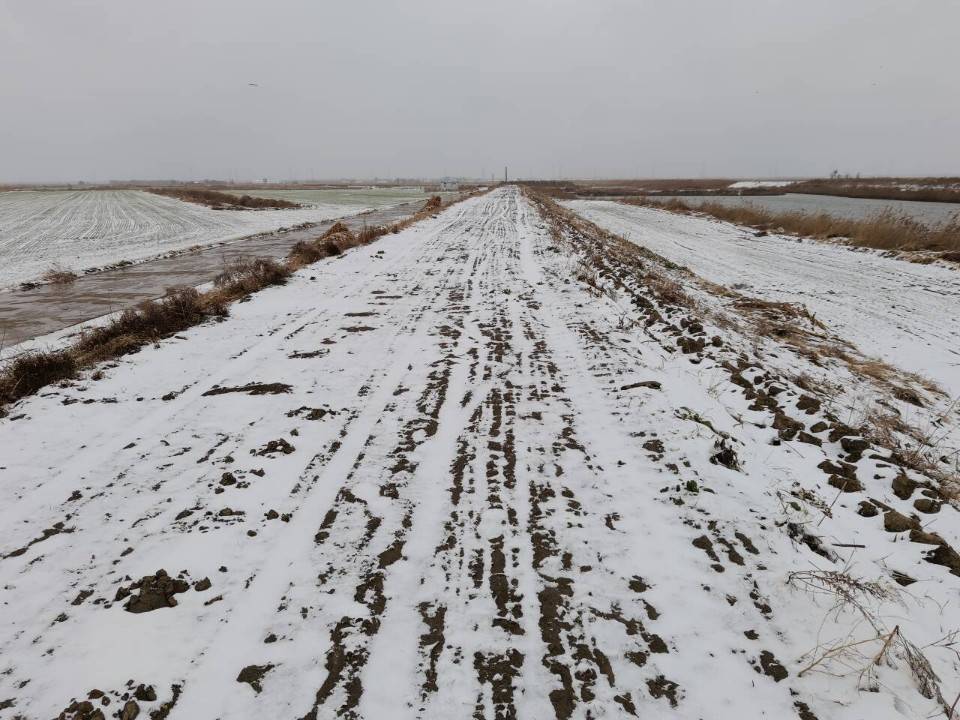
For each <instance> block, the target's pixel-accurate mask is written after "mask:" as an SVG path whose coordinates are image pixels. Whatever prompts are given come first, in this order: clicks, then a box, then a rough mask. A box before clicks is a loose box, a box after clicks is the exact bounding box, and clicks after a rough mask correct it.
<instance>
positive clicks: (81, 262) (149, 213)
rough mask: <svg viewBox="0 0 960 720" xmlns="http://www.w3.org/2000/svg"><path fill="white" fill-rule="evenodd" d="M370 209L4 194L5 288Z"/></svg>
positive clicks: (95, 193) (101, 193) (112, 194)
mask: <svg viewBox="0 0 960 720" xmlns="http://www.w3.org/2000/svg"><path fill="white" fill-rule="evenodd" d="M368 209H370V208H367V207H357V206H356V204H355V201H354V200H353V199H351V202H350V204H348V205H336V204H313V205H310V206H308V207H303V208H297V209H293V210H229V211H226V210H211V209H210V208H208V207H204V206H202V205H197V204H194V203H187V202H182V201H180V200H176V199H174V198H169V197H163V196H160V195H154V194H153V193H148V192H141V191H139V190H76V191H55V190H42V191H40V190H38V191H20V190H18V191H11V192H0V289H2V288H6V287H10V286H14V285H16V284H18V283H21V282H25V281H32V280H37V279H38V278H39V277H40V276H41V275H42V274H43V273H44V272H46V271H47V270H49V269H50V267H51V266H53V265H59V266H61V267H64V268H66V269H68V270H73V271H75V272H79V271H82V270H85V269H87V268H90V267H98V266H103V265H109V264H112V263H116V262H119V261H121V260H130V261H135V260H143V259H146V258H151V257H155V256H157V255H161V254H163V253H166V252H170V251H173V250H183V249H185V248H188V247H192V246H194V245H209V244H213V243H217V242H223V241H226V240H235V239H238V238H241V237H246V236H248V235H255V234H257V233H260V232H268V231H273V230H277V229H279V228H281V227H292V226H294V225H299V224H300V223H304V222H318V221H321V220H329V219H331V218H335V217H342V216H344V215H353V214H356V213H359V212H363V211H364V210H368Z"/></svg>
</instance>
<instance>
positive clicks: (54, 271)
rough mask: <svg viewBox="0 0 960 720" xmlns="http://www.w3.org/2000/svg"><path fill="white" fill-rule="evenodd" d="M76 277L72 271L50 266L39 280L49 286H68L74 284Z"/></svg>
mask: <svg viewBox="0 0 960 720" xmlns="http://www.w3.org/2000/svg"><path fill="white" fill-rule="evenodd" d="M78 277H79V276H78V275H77V274H76V273H75V272H73V271H72V270H67V269H66V268H64V267H62V266H60V265H51V266H50V268H49V269H48V270H47V271H46V272H45V273H44V274H43V275H41V276H40V279H41V280H43V281H44V282H47V283H50V284H51V285H68V284H70V283H72V282H75V281H76V279H77V278H78Z"/></svg>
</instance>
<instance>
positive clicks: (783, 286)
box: [564, 200, 960, 397]
mask: <svg viewBox="0 0 960 720" xmlns="http://www.w3.org/2000/svg"><path fill="white" fill-rule="evenodd" d="M564 204H565V205H566V206H567V207H570V208H571V209H573V210H574V211H576V212H577V213H579V214H581V215H582V216H583V217H585V218H587V219H589V220H591V221H592V222H595V223H597V224H598V225H600V226H601V227H603V228H605V229H607V230H610V231H611V232H615V233H617V234H618V235H622V236H623V237H625V238H627V239H628V240H631V241H633V242H635V243H638V244H641V245H644V246H646V247H648V248H650V249H651V250H653V251H654V252H656V253H659V254H661V255H663V256H664V257H666V258H668V259H670V260H672V261H674V262H676V263H678V264H680V265H684V266H686V267H689V268H690V269H691V270H693V271H694V272H695V273H697V274H698V275H700V276H701V277H704V278H706V279H708V280H711V281H713V282H716V283H719V284H721V285H726V286H728V287H729V286H732V287H736V288H738V289H740V290H741V291H742V292H744V293H745V294H747V295H754V296H757V297H761V298H765V299H769V300H777V301H787V302H799V303H803V304H804V305H806V306H807V307H808V308H809V309H810V311H811V312H813V313H815V314H816V316H817V317H818V318H819V319H820V320H822V321H823V322H825V323H827V325H829V326H830V328H831V329H833V330H834V331H835V332H837V333H838V334H839V335H841V336H842V337H844V338H846V339H847V340H850V341H851V342H853V343H854V344H855V345H857V346H858V347H859V348H860V349H861V350H863V351H864V352H865V353H867V354H868V355H872V356H874V357H878V358H880V359H882V360H884V361H886V362H890V363H892V364H894V365H897V366H899V367H902V368H903V369H904V370H908V371H912V372H919V373H922V374H924V375H926V376H928V377H930V378H931V379H933V380H934V381H936V382H937V383H939V384H940V385H941V386H942V387H943V388H944V389H945V390H946V391H947V392H948V393H950V394H951V395H952V396H953V397H960V273H958V272H956V271H955V270H951V269H948V268H943V267H937V266H934V265H916V264H912V263H908V262H904V261H902V260H897V259H894V258H887V257H882V256H881V255H880V254H878V253H876V252H873V251H860V252H858V251H853V250H850V249H847V248H844V247H842V246H840V245H832V244H830V243H823V242H817V241H813V240H808V241H800V240H798V239H796V238H792V237H786V236H778V235H769V236H766V237H755V236H754V232H753V231H752V230H750V229H749V228H743V227H738V226H736V225H733V224H730V223H726V222H721V221H718V220H713V219H711V218H706V217H690V216H685V215H677V214H675V213H671V212H667V211H665V210H656V209H652V208H643V207H636V206H633V205H625V204H623V203H619V202H613V201H606V200H604V201H589V200H586V201H585V200H574V201H571V202H567V203H564Z"/></svg>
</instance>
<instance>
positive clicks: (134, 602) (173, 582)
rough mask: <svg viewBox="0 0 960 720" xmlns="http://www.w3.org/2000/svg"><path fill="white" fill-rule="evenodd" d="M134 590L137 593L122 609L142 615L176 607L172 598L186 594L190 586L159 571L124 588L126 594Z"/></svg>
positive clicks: (164, 571)
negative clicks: (179, 594) (137, 591)
mask: <svg viewBox="0 0 960 720" xmlns="http://www.w3.org/2000/svg"><path fill="white" fill-rule="evenodd" d="M135 589H136V590H139V593H137V594H136V595H134V596H132V597H131V598H130V599H129V600H127V602H126V604H125V605H124V606H123V609H124V610H126V611H127V612H131V613H144V612H150V611H152V610H159V609H160V608H168V607H170V608H172V607H176V606H177V601H176V598H174V597H173V596H174V595H176V594H178V593H184V592H186V591H187V590H189V589H190V585H188V584H187V582H186V581H185V580H181V579H180V578H172V577H170V576H169V575H167V572H166V570H163V569H161V570H157V572H156V574H154V575H145V576H143V577H142V578H141V579H140V580H138V581H137V582H135V583H133V584H132V585H130V586H129V588H126V590H127V592H128V593H129V592H132V591H133V590H135Z"/></svg>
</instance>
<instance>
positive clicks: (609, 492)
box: [0, 188, 960, 720]
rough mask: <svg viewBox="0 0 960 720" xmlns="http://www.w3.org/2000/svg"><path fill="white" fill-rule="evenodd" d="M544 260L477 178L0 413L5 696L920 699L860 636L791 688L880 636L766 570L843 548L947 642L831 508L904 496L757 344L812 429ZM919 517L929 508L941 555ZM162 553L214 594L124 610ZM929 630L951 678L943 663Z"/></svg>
mask: <svg viewBox="0 0 960 720" xmlns="http://www.w3.org/2000/svg"><path fill="white" fill-rule="evenodd" d="M569 252H570V251H569V250H568V249H564V248H562V247H558V246H557V243H556V241H555V240H553V239H552V238H551V235H550V234H549V232H548V230H547V227H546V225H545V224H544V222H543V221H542V220H541V219H540V217H539V216H538V214H537V212H536V210H535V208H534V207H533V206H532V205H531V204H530V203H529V202H527V201H526V200H525V199H524V198H523V197H522V196H521V195H520V194H519V192H518V191H516V190H515V189H513V188H504V189H500V190H497V191H494V192H492V193H490V194H488V195H486V196H482V197H479V198H475V199H471V200H467V201H465V202H463V203H461V204H459V205H456V206H454V207H453V208H451V209H449V210H447V211H445V212H443V213H441V214H440V215H439V216H437V217H436V218H435V219H428V220H426V221H424V222H421V223H419V224H417V225H416V226H414V227H412V228H410V229H408V230H406V231H404V232H401V233H399V234H397V235H388V236H385V237H384V238H382V239H380V240H379V241H377V242H376V243H374V244H373V245H370V246H367V247H363V248H358V249H355V250H352V251H350V252H349V253H347V254H346V255H344V256H342V257H340V258H338V259H336V260H332V261H324V262H321V263H319V264H316V265H313V266H310V267H308V268H305V269H304V270H302V271H300V272H299V273H297V274H296V275H295V277H294V278H293V279H292V281H291V282H290V283H289V284H288V285H286V286H283V287H278V288H271V289H268V290H266V291H263V292H261V293H258V294H257V295H256V296H254V297H253V298H252V299H251V300H250V301H249V302H242V303H238V304H236V305H235V306H233V307H232V308H231V316H230V317H229V318H228V319H226V320H225V321H223V322H221V323H212V324H208V325H206V326H202V327H198V328H194V329H192V330H190V331H188V332H185V333H183V334H182V335H180V336H177V337H175V338H171V339H169V340H166V341H163V342H162V343H160V344H159V345H158V346H157V347H155V348H147V349H144V350H142V351H141V352H139V353H137V354H135V355H132V356H129V357H127V358H124V359H122V360H121V361H119V362H118V364H117V365H115V366H112V367H108V368H105V369H104V370H103V373H104V376H103V377H102V379H98V380H93V379H92V378H90V377H89V373H88V377H87V378H85V379H82V380H81V381H79V382H78V383H76V384H75V385H73V386H70V387H63V388H59V387H58V388H51V389H48V390H47V391H45V392H43V393H41V394H40V395H39V396H36V397H33V398H30V399H28V400H26V401H22V402H20V403H18V404H17V405H16V406H14V407H13V408H11V417H10V418H8V419H3V420H0V447H2V448H3V456H2V458H0V588H2V590H0V602H2V608H3V612H2V614H0V702H4V701H7V700H9V703H7V705H4V706H3V707H6V708H7V709H6V710H5V711H4V712H6V713H8V714H9V713H13V714H17V713H19V714H22V716H23V717H27V718H49V717H53V716H56V715H57V713H58V712H60V711H61V710H63V709H64V708H65V707H67V706H68V705H69V704H70V702H71V698H77V699H78V700H82V699H84V698H85V697H87V695H88V693H90V692H91V691H92V690H98V691H101V692H103V693H106V694H107V696H108V697H109V698H111V700H112V702H111V704H110V706H109V708H106V709H105V712H108V713H113V712H115V711H116V710H118V709H119V708H120V707H121V706H123V704H124V702H127V700H126V698H124V697H122V693H124V692H126V693H128V696H127V697H129V694H130V693H132V688H135V687H136V686H137V685H139V684H141V683H143V684H146V685H151V686H152V687H153V688H154V689H155V692H156V699H155V700H151V699H149V698H150V695H149V693H147V692H142V693H140V695H139V697H138V698H137V700H136V701H135V702H137V703H138V704H139V707H140V712H141V717H144V716H149V713H150V712H154V711H157V710H159V709H160V708H161V706H164V705H168V706H169V707H168V708H167V709H168V710H169V717H170V718H173V719H175V720H176V719H178V718H183V719H185V720H196V719H198V718H204V719H209V718H223V719H224V720H226V719H227V718H230V719H231V720H233V719H236V718H263V717H270V718H308V719H310V718H312V719H316V718H331V717H335V716H341V715H342V716H345V717H363V718H376V719H379V718H384V719H387V718H389V719H391V720H393V719H395V718H444V719H450V718H477V717H482V718H494V717H496V718H507V717H520V718H548V717H558V718H588V717H591V718H599V717H633V716H638V717H647V718H653V717H657V718H659V717H676V718H718V719H720V720H734V719H736V720H742V719H743V718H758V717H768V718H777V719H779V718H791V717H802V718H803V720H809V718H811V717H819V718H820V719H821V720H827V719H833V718H844V719H851V720H852V719H854V718H865V717H870V718H877V719H886V718H891V719H893V718H897V719H900V718H920V717H925V716H927V715H930V714H932V713H936V712H937V703H936V700H932V699H928V698H925V697H923V696H922V695H921V694H920V692H919V691H918V690H917V687H916V684H915V682H914V681H913V679H912V678H911V675H910V672H909V670H908V669H907V668H906V666H905V662H904V660H903V658H902V657H901V656H900V655H898V654H897V652H898V651H897V649H896V648H893V649H891V651H890V654H889V656H887V657H886V660H885V661H884V663H882V665H881V666H879V667H874V666H873V665H872V664H871V663H870V660H869V658H868V659H866V660H865V661H864V662H863V663H862V667H863V668H865V669H866V670H865V672H866V678H864V677H860V676H858V670H859V669H860V668H861V664H859V663H858V660H857V659H856V658H855V657H853V656H851V657H844V658H842V659H841V661H840V662H833V661H831V662H827V663H824V664H823V666H822V668H821V669H822V670H825V671H827V672H817V671H816V670H814V671H811V672H809V673H806V674H804V675H803V676H802V677H801V676H799V675H798V673H799V670H800V669H802V668H803V666H804V665H805V664H808V663H809V662H811V661H812V659H814V658H815V657H816V655H814V656H812V657H807V658H805V659H801V657H802V656H803V655H804V654H805V653H807V652H809V651H811V650H814V648H815V647H816V646H817V645H818V643H829V642H830V641H833V640H836V639H837V638H843V637H845V636H846V635H847V634H848V633H850V634H851V635H852V638H853V639H855V640H861V639H864V638H866V639H867V640H869V639H870V638H871V637H872V636H873V635H872V632H871V630H870V628H869V626H867V624H866V622H865V621H864V619H863V617H861V616H860V615H859V614H857V613H856V612H853V611H850V610H845V611H839V612H836V613H830V608H831V605H832V600H831V598H828V597H823V598H819V599H818V598H817V597H815V596H812V595H810V594H808V593H805V592H802V591H800V590H797V589H794V588H791V587H788V586H787V584H786V582H785V580H786V577H787V573H788V572H790V571H794V570H811V569H813V568H814V567H815V566H820V567H823V568H829V569H837V570H839V569H842V568H843V567H844V565H845V563H846V562H847V560H850V559H851V558H852V560H850V572H851V573H852V574H853V575H856V576H858V577H864V578H867V579H871V580H877V581H878V582H880V583H881V584H882V585H883V586H884V587H890V588H893V589H897V588H899V586H898V585H895V584H893V583H892V580H891V573H892V572H893V571H897V572H899V573H903V574H905V575H909V576H911V577H912V578H913V579H914V580H916V582H915V583H914V584H913V585H911V586H910V587H908V588H903V590H904V591H909V595H906V594H904V595H902V596H901V601H900V602H902V603H903V604H902V605H901V604H899V603H898V602H895V601H892V600H891V601H889V602H884V603H880V604H879V605H877V607H874V603H873V602H872V600H870V599H866V600H864V603H865V604H866V605H867V606H869V607H870V610H871V612H875V613H876V617H877V618H880V619H881V621H882V623H884V624H885V626H886V627H887V629H890V628H892V627H893V626H894V625H895V624H899V626H900V628H901V630H902V632H903V634H904V637H907V638H910V640H911V641H912V642H914V643H916V644H918V645H921V646H923V645H926V644H927V643H932V642H935V641H937V640H938V639H940V638H941V637H943V636H944V635H945V634H946V633H947V632H949V631H950V630H952V629H955V628H956V626H957V624H958V614H957V610H956V608H957V607H958V603H960V577H957V576H955V575H951V574H950V573H949V571H948V569H947V568H946V567H944V566H943V565H940V564H932V563H931V562H925V561H924V559H923V557H924V555H923V553H924V552H925V551H928V550H931V546H930V545H924V544H920V543H917V542H910V541H908V540H907V537H906V535H907V533H906V532H897V533H894V532H886V531H885V530H884V521H883V514H882V513H881V514H880V516H876V515H874V516H872V517H866V516H862V515H860V514H857V513H856V512H854V510H855V509H856V507H857V503H858V502H859V501H861V500H866V498H867V497H869V498H872V499H873V500H876V501H877V502H880V503H883V504H884V505H885V506H886V507H890V508H897V509H900V510H902V512H903V513H905V514H910V513H913V512H914V510H913V508H912V505H911V503H912V502H913V501H914V500H915V499H917V498H920V497H923V495H922V492H921V491H923V492H926V491H925V490H923V488H919V489H917V488H911V490H910V493H911V494H912V497H911V498H910V499H909V500H908V499H904V497H902V495H903V492H902V488H901V493H900V495H897V494H895V493H894V492H893V491H892V489H891V487H892V486H891V482H892V480H893V479H894V478H895V477H897V476H898V475H900V474H901V471H900V470H899V468H896V467H893V466H891V464H889V463H887V462H884V461H883V459H882V455H876V456H875V457H876V458H879V459H874V456H871V455H869V454H864V456H863V457H862V458H861V459H857V458H854V457H853V456H852V455H851V454H848V455H846V459H847V460H849V461H850V462H851V467H853V468H855V471H856V476H857V477H859V478H860V479H861V480H862V482H863V484H864V486H865V488H864V490H863V491H862V492H854V493H843V494H842V497H840V496H839V495H838V493H837V491H836V490H835V489H834V488H833V487H830V486H829V485H828V484H827V483H828V478H829V473H827V472H825V471H823V470H821V469H818V467H817V464H818V463H822V462H824V461H826V460H829V461H831V462H833V461H838V458H839V457H840V456H841V454H842V452H843V451H842V449H841V447H840V445H839V444H838V443H837V442H832V441H830V440H828V439H827V437H826V434H825V433H824V432H822V431H817V430H816V429H815V428H814V427H812V425H813V423H814V422H815V421H817V420H820V419H821V414H820V413H819V411H817V410H815V409H813V408H808V409H807V411H805V413H804V412H798V411H797V409H796V408H795V405H796V404H797V402H798V397H797V395H798V393H797V392H796V389H795V388H794V387H793V386H792V385H790V384H789V383H786V382H785V381H783V380H781V379H780V374H779V372H778V371H777V369H776V366H775V365H774V366H770V367H767V368H766V369H763V368H760V367H757V366H750V365H749V363H747V364H746V365H744V364H741V366H740V367H741V368H742V369H741V370H739V371H738V373H740V374H738V375H737V377H738V378H739V381H740V382H745V383H746V384H747V385H748V386H750V387H756V388H758V389H761V388H767V389H768V390H769V392H770V394H771V395H770V397H772V394H773V393H774V386H780V387H779V388H778V389H777V394H776V398H777V401H778V402H782V403H783V404H782V405H781V406H780V407H782V408H784V409H785V410H784V412H787V413H788V414H789V415H790V416H792V417H796V418H799V420H798V422H801V426H803V425H806V426H808V429H809V430H810V432H811V433H817V432H820V435H819V437H820V438H821V439H822V444H821V445H820V446H818V445H816V444H810V443H809V442H796V441H794V440H789V441H786V440H784V441H781V440H780V439H779V437H780V436H779V435H778V431H777V430H775V429H774V428H773V427H771V424H770V423H771V417H772V416H771V415H770V413H769V412H768V411H767V410H766V409H764V408H761V407H757V406H756V405H754V404H751V401H750V400H748V399H747V398H746V397H745V396H744V393H743V389H742V387H741V386H740V385H736V384H733V383H731V382H729V381H727V380H726V379H725V378H726V375H725V371H724V369H723V367H722V366H721V364H720V359H721V357H722V358H724V359H726V360H734V361H736V360H737V358H738V357H740V358H741V359H742V358H743V357H745V356H741V355H739V351H736V352H735V351H728V350H727V349H726V345H725V344H724V346H723V347H722V348H721V347H720V346H717V347H716V348H714V349H709V348H708V349H707V350H705V351H704V352H703V353H700V354H698V355H695V356H692V355H687V354H683V353H680V352H678V350H677V348H676V344H675V343H674V342H673V341H674V340H675V337H673V336H672V335H671V336H670V337H669V342H667V341H664V340H663V337H662V336H661V334H660V332H661V330H660V329H659V328H660V327H661V325H659V324H657V323H654V324H647V325H646V326H644V325H643V324H642V323H641V324H633V323H632V322H630V315H629V312H630V311H629V310H622V309H619V308H618V306H617V304H616V300H615V299H612V298H610V297H606V296H605V297H597V296H596V295H593V294H590V293H589V292H588V289H587V287H586V286H585V285H582V284H580V283H578V282H576V281H575V280H574V279H573V276H574V273H573V272H572V267H573V266H574V261H573V259H572V258H571V256H570V255H569ZM664 312H665V313H666V312H668V311H667V310H664ZM671 317H673V316H671ZM625 318H626V321H625ZM693 332H700V331H699V330H693ZM706 332H707V333H708V334H712V333H714V332H718V333H719V332H722V331H720V330H718V329H716V328H711V327H707V328H706ZM732 341H733V340H731V339H729V338H728V339H727V340H724V341H723V343H728V342H732ZM709 347H712V346H709ZM721 353H725V354H724V355H721ZM781 361H782V362H786V360H784V359H783V357H782V356H776V357H773V358H772V359H771V362H773V363H776V362H781ZM791 362H792V361H791ZM251 383H257V384H256V385H251ZM211 391H213V392H211ZM781 435H782V432H781ZM720 446H725V447H728V448H730V449H731V450H733V451H734V455H735V458H736V460H735V461H734V462H731V461H730V458H729V457H728V456H727V455H722V456H718V447H720ZM718 457H719V459H718ZM728 466H729V467H728ZM840 471H841V472H846V471H845V470H840ZM902 474H903V476H904V477H905V478H907V479H912V478H914V477H915V474H914V473H913V472H912V471H903V473H902ZM917 479H918V480H919V479H920V478H917ZM831 501H833V503H834V504H833V505H832V506H831V507H828V505H830V503H831ZM934 504H937V505H938V507H937V510H938V512H934V513H933V514H929V515H924V516H923V519H924V524H925V529H926V530H928V531H930V532H936V533H939V534H940V535H941V536H942V538H943V539H944V541H946V542H949V543H952V544H953V546H954V547H957V546H958V544H960V533H958V527H960V523H958V516H957V512H956V510H954V509H953V508H952V507H951V506H949V505H946V504H945V505H943V506H942V508H941V507H939V504H938V503H934ZM931 512H933V511H931ZM791 527H793V528H794V529H793V530H791V529H790V528H791ZM796 528H799V529H796ZM791 535H792V536H793V538H795V539H791ZM811 536H816V537H817V538H820V540H819V542H820V543H821V545H820V552H821V554H817V553H814V552H813V550H811V547H810V546H811V545H815V544H816V543H815V541H814V540H811V539H809V538H810V537H811ZM804 538H807V539H806V540H804ZM833 543H846V544H853V545H859V546H863V547H862V548H859V549H858V548H847V547H834V546H833ZM828 556H829V557H828ZM831 558H833V559H831ZM160 568H163V569H165V570H166V571H167V573H169V575H170V576H174V577H176V576H178V575H179V576H180V577H181V578H182V579H183V580H184V581H185V582H186V583H196V582H197V581H200V580H202V579H204V578H208V579H209V581H210V587H209V588H204V585H205V584H206V583H203V584H201V585H199V589H196V588H194V587H189V589H186V590H185V591H184V592H180V593H178V594H176V595H174V596H173V597H174V599H175V600H176V604H175V606H171V607H160V608H158V609H153V610H151V611H149V612H139V613H133V612H129V611H127V610H126V609H125V606H126V605H127V604H128V603H130V602H131V598H140V599H138V600H135V602H134V604H133V605H132V606H131V608H132V609H133V608H136V607H138V605H139V606H141V607H142V605H143V603H144V602H145V600H144V598H143V596H144V595H146V594H147V593H146V592H145V591H144V590H143V588H140V589H137V588H132V589H131V588H130V586H131V583H132V582H133V581H136V580H139V579H140V578H142V577H143V576H147V575H153V574H154V573H155V572H156V571H157V570H158V569H160ZM171 589H172V588H171ZM128 590H129V591H130V593H131V594H127V591H128ZM160 597H161V599H163V600H165V596H163V595H161V596H160ZM162 604H164V605H166V604H168V603H166V602H164V603H162ZM825 647H826V645H825ZM858 647H861V648H862V649H863V651H864V653H866V654H867V655H872V654H874V653H876V652H879V650H880V649H881V646H880V644H878V643H876V642H873V643H872V644H871V643H866V644H864V645H862V646H858ZM925 652H926V654H927V656H928V657H929V658H930V662H931V663H932V667H933V669H934V670H935V671H936V672H937V673H938V674H939V676H940V678H941V681H942V686H943V693H944V694H949V695H950V698H951V699H952V697H953V695H955V694H956V693H957V692H958V691H960V683H958V681H957V679H958V677H960V664H958V660H957V658H956V656H955V655H954V654H952V653H951V652H950V651H949V650H948V649H944V648H942V647H939V646H937V647H933V648H928V649H927V650H926V651H925ZM843 663H847V664H848V665H849V666H848V667H844V666H843ZM831 673H833V674H831ZM840 673H845V675H844V676H843V677H837V676H836V675H835V674H840ZM240 680H242V681H243V682H241V681H240ZM128 681H130V682H132V685H128ZM871 683H875V686H876V688H877V689H879V692H866V691H860V690H858V686H864V685H865V684H867V685H869V684H871ZM94 696H96V693H95V694H94ZM94 702H95V703H100V702H101V700H100V699H99V698H97V697H95V698H94ZM68 717H72V715H68Z"/></svg>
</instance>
